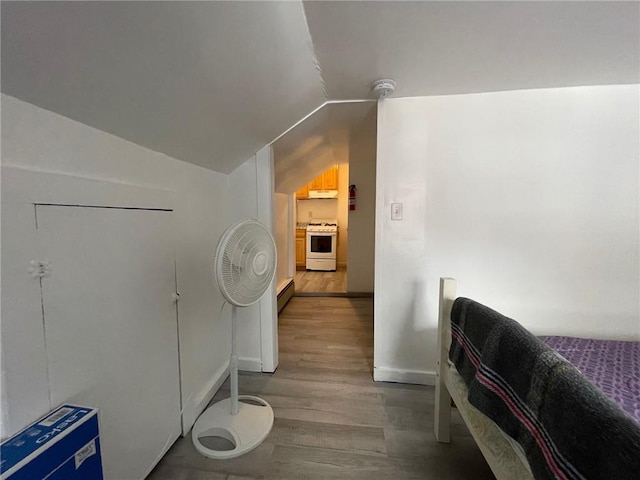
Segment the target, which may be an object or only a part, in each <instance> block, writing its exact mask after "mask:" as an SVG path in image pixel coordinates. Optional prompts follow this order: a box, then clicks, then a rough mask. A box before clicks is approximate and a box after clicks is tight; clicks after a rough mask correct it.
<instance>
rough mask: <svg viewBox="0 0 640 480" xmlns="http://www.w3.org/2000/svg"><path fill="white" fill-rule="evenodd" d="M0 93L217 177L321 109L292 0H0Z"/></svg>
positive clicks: (299, 12) (305, 34)
mask: <svg viewBox="0 0 640 480" xmlns="http://www.w3.org/2000/svg"><path fill="white" fill-rule="evenodd" d="M2 91H3V92H4V93H6V94H8V95H11V96H14V97H17V98H19V99H21V100H25V101H27V102H29V103H33V104H35V105H37V106H40V107H42V108H45V109H47V110H51V111H53V112H56V113H59V114H61V115H64V116H66V117H69V118H72V119H74V120H77V121H79V122H82V123H84V124H87V125H90V126H93V127H96V128H98V129H100V130H104V131H106V132H109V133H112V134H114V135H117V136H119V137H122V138H125V139H127V140H130V141H132V142H134V143H137V144H139V145H142V146H144V147H147V148H149V149H152V150H156V151H159V152H162V153H165V154H167V155H170V156H172V157H174V158H177V159H179V160H184V161H187V162H190V163H194V164H197V165H201V166H203V167H206V168H210V169H213V170H217V171H220V172H224V173H228V172H231V171H232V170H233V169H235V168H236V167H237V166H238V165H240V164H241V163H242V162H243V161H245V160H246V159H247V158H249V157H250V156H251V155H253V153H255V152H256V151H257V150H259V149H260V148H262V147H263V146H264V145H265V144H267V143H269V142H270V141H271V140H273V139H274V138H275V137H276V136H278V135H279V134H280V133H282V132H283V131H285V130H286V129H287V128H289V127H290V126H291V125H293V124H294V123H295V122H297V121H298V120H300V118H302V117H304V116H305V115H306V114H308V113H309V112H310V111H312V110H314V109H315V108H317V107H318V106H320V105H322V103H323V102H324V101H325V95H324V92H323V86H322V81H321V78H320V72H319V71H318V69H317V67H316V64H315V62H314V54H313V46H312V43H311V38H310V36H309V30H308V28H307V24H306V21H305V18H304V11H303V8H302V4H301V3H299V2H115V1H114V2H109V1H107V2H92V1H90V2H2Z"/></svg>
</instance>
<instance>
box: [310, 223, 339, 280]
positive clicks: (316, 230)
mask: <svg viewBox="0 0 640 480" xmlns="http://www.w3.org/2000/svg"><path fill="white" fill-rule="evenodd" d="M337 237H338V221H337V220H336V219H312V220H309V224H308V225H307V262H306V266H307V270H321V271H335V270H336V247H337V245H336V244H337V239H338V238H337Z"/></svg>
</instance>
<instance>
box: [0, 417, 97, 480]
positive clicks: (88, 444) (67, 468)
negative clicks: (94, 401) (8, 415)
mask: <svg viewBox="0 0 640 480" xmlns="http://www.w3.org/2000/svg"><path fill="white" fill-rule="evenodd" d="M102 478H103V477H102V461H101V456H100V438H99V436H98V410H97V409H95V408H88V407H80V406H77V405H61V406H60V407H58V408H56V409H55V410H53V411H52V412H50V413H48V414H47V415H45V416H44V417H42V418H41V419H39V420H37V421H36V422H34V423H33V424H31V425H29V426H28V427H27V428H25V429H24V430H22V431H21V432H18V433H16V434H15V435H14V436H13V437H11V438H9V439H7V440H5V441H4V442H2V444H0V480H44V479H46V480H62V479H64V480H102Z"/></svg>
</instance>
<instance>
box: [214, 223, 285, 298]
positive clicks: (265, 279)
mask: <svg viewBox="0 0 640 480" xmlns="http://www.w3.org/2000/svg"><path fill="white" fill-rule="evenodd" d="M214 261H215V264H214V271H215V272H216V280H217V281H218V285H219V286H220V291H221V292H222V295H223V296H224V298H225V299H226V300H227V301H228V302H229V303H231V304H233V305H236V306H238V307H246V306H249V305H252V304H254V303H256V302H257V301H258V300H260V298H262V296H263V295H264V293H265V292H266V291H267V289H268V288H269V285H270V284H271V281H272V280H273V276H274V274H275V264H276V246H275V243H274V241H273V237H272V236H271V233H270V232H269V230H267V228H266V227H265V226H264V225H263V224H262V223H260V222H258V221H257V220H244V221H241V222H238V223H236V224H235V225H232V226H231V227H229V229H227V231H226V232H225V233H224V235H222V238H221V239H220V243H219V244H218V249H217V251H216V256H215V258H214Z"/></svg>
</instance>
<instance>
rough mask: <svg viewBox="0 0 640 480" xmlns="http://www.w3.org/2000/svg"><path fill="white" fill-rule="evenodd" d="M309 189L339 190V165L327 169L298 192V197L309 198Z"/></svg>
mask: <svg viewBox="0 0 640 480" xmlns="http://www.w3.org/2000/svg"><path fill="white" fill-rule="evenodd" d="M309 190H338V165H334V166H333V167H331V168H329V169H328V170H325V171H324V172H322V173H321V174H320V175H318V176H317V177H316V178H314V179H313V180H311V182H310V183H307V184H306V185H303V186H302V187H301V188H300V190H298V191H297V192H296V198H298V199H300V198H305V199H306V198H309Z"/></svg>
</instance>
